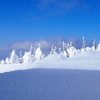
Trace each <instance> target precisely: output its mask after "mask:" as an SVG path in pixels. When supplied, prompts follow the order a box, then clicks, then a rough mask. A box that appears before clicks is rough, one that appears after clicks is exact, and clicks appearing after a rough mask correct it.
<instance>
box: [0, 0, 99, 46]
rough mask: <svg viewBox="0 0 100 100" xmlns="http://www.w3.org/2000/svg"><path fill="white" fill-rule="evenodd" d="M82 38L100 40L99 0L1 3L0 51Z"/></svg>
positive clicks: (44, 0)
mask: <svg viewBox="0 0 100 100" xmlns="http://www.w3.org/2000/svg"><path fill="white" fill-rule="evenodd" d="M83 36H84V37H85V39H87V40H92V39H94V38H95V39H96V40H97V41H99V40H100V1H99V0H0V48H7V47H9V46H10V45H12V44H16V43H19V42H21V43H22V42H25V41H28V42H30V41H40V40H41V39H42V40H43V39H45V38H46V41H47V40H48V38H52V37H63V38H67V39H68V38H71V37H75V38H77V39H81V37H83Z"/></svg>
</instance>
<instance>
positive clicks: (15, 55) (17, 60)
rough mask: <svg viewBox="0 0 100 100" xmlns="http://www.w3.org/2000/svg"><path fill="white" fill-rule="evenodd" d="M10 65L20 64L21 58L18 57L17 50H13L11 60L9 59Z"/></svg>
mask: <svg viewBox="0 0 100 100" xmlns="http://www.w3.org/2000/svg"><path fill="white" fill-rule="evenodd" d="M9 63H10V64H13V63H19V58H18V55H17V54H16V50H13V51H12V52H11V54H10V59H9Z"/></svg>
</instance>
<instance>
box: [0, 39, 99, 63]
mask: <svg viewBox="0 0 100 100" xmlns="http://www.w3.org/2000/svg"><path fill="white" fill-rule="evenodd" d="M82 39H83V43H82V44H83V45H82V48H81V49H76V48H75V47H74V46H73V45H72V42H70V43H65V42H64V41H63V42H62V47H61V48H58V51H59V52H57V47H56V46H52V47H51V51H50V53H49V55H54V54H59V55H61V56H66V57H68V58H70V57H72V56H74V55H77V54H79V53H81V52H84V51H89V50H92V51H95V50H100V43H99V44H98V46H96V41H95V40H94V41H93V46H92V47H86V42H85V40H84V37H83V38H82ZM49 55H47V56H46V55H45V54H44V53H43V52H42V50H41V45H40V44H38V47H37V48H33V46H32V45H31V46H30V49H29V51H28V52H25V53H24V55H22V52H21V51H20V56H18V55H17V54H16V50H13V51H12V52H11V54H10V57H7V58H6V59H5V60H1V61H0V63H1V64H14V63H15V64H16V63H27V62H34V61H36V60H41V59H44V58H45V57H48V56H49ZM55 56H56V55H55Z"/></svg>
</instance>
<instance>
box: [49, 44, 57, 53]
mask: <svg viewBox="0 0 100 100" xmlns="http://www.w3.org/2000/svg"><path fill="white" fill-rule="evenodd" d="M56 49H57V48H56V46H52V47H51V51H50V54H55V53H56Z"/></svg>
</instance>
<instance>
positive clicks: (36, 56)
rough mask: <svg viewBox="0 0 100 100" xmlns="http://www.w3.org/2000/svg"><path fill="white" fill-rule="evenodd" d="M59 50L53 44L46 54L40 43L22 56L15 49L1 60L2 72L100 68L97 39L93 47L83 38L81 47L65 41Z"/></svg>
mask: <svg viewBox="0 0 100 100" xmlns="http://www.w3.org/2000/svg"><path fill="white" fill-rule="evenodd" d="M58 50H59V51H57V47H56V46H52V47H51V51H50V53H49V54H48V55H47V56H46V55H45V54H44V53H43V52H42V50H41V45H40V44H38V47H37V48H33V47H32V46H31V47H30V50H29V52H25V53H24V55H22V52H20V57H19V56H18V55H17V54H16V50H13V51H12V53H11V54H10V57H7V58H6V59H5V60H1V61H0V73H4V72H10V71H15V70H26V69H33V68H45V69H48V68H49V69H78V70H80V69H81V70H100V43H99V44H98V46H96V42H95V40H94V42H93V46H92V47H85V41H84V38H83V46H82V48H81V49H76V48H75V47H74V46H72V42H71V43H68V44H66V43H64V42H63V43H62V48H58Z"/></svg>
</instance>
